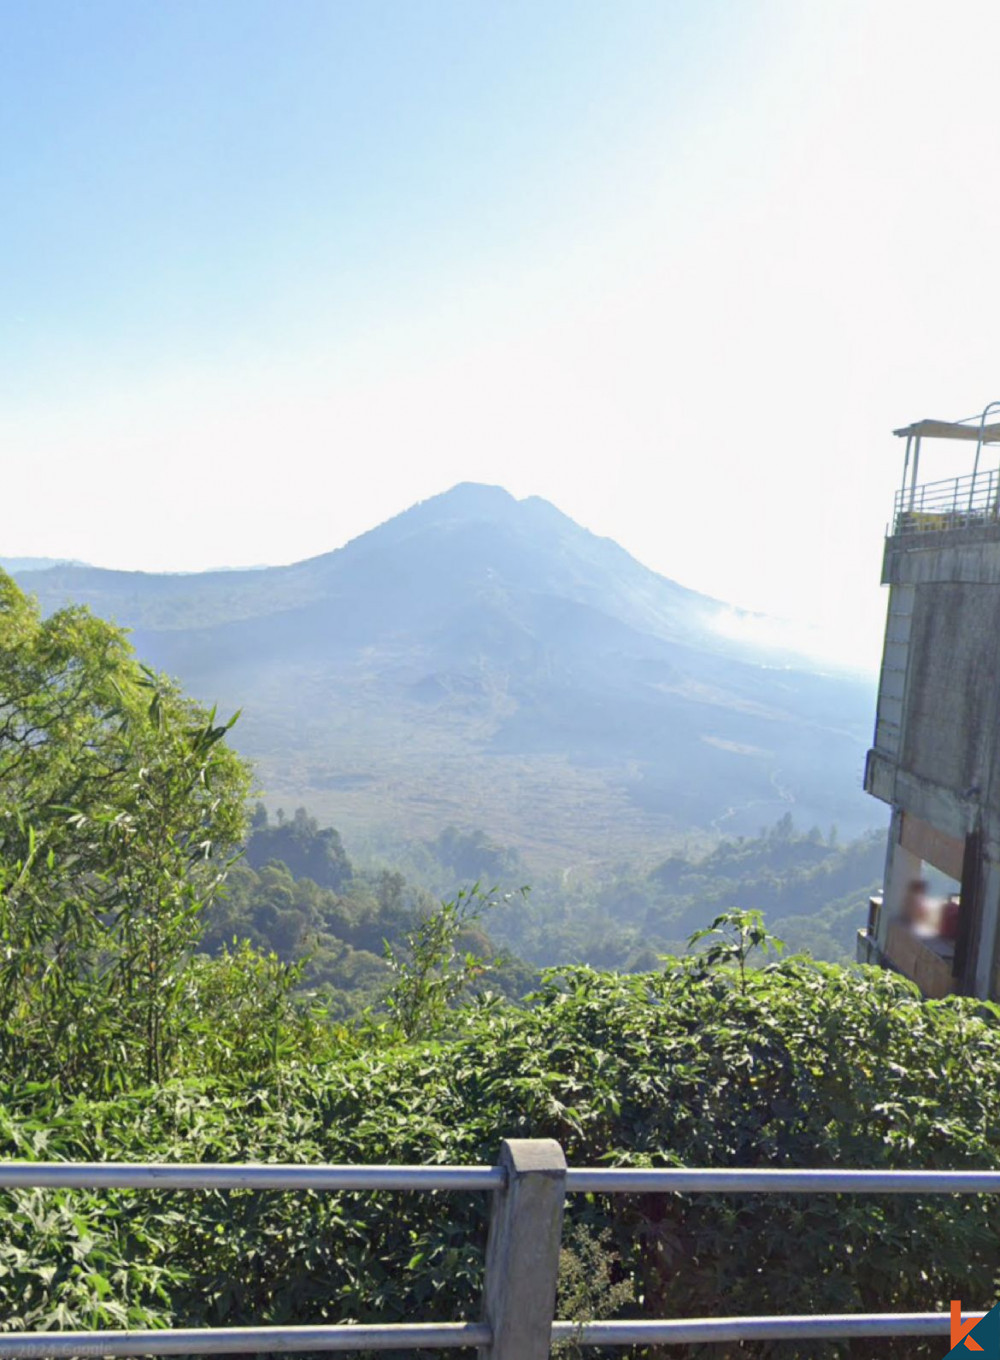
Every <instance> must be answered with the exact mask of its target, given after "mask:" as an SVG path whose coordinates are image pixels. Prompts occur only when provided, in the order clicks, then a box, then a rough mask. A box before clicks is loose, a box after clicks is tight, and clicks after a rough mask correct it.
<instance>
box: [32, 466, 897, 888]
mask: <svg viewBox="0 0 1000 1360" xmlns="http://www.w3.org/2000/svg"><path fill="white" fill-rule="evenodd" d="M14 570H15V574H18V573H20V574H22V575H26V576H28V578H29V579H28V580H26V582H25V584H26V585H28V587H29V588H30V589H31V590H32V591H34V592H35V593H36V594H37V595H38V597H39V599H40V601H41V603H42V605H43V607H44V608H45V609H53V608H56V607H58V606H59V605H60V604H62V603H64V602H67V601H71V600H72V601H80V602H84V603H87V604H89V605H91V606H92V607H93V608H94V609H96V610H97V611H98V612H100V613H102V614H104V615H106V616H109V617H113V618H115V619H117V620H118V621H119V622H121V623H123V624H125V625H127V626H129V627H130V628H132V629H133V630H134V642H135V644H136V646H137V648H138V649H139V651H140V652H141V654H142V655H143V656H145V657H146V658H147V659H149V660H150V661H152V662H153V663H154V664H156V665H158V666H161V667H163V668H164V669H166V670H168V671H169V672H171V673H173V674H175V675H177V676H179V677H180V678H181V679H182V680H183V681H184V683H185V684H187V685H188V686H189V687H191V688H192V689H193V690H194V692H195V693H196V694H198V695H199V696H200V697H203V698H205V699H207V700H210V701H213V702H214V701H218V702H219V703H220V704H221V706H222V707H223V708H235V707H242V708H243V710H244V716H243V718H242V719H241V721H240V724H239V727H238V729H237V731H238V738H237V739H238V742H239V743H241V744H242V745H243V747H244V748H245V749H246V750H247V752H248V753H249V754H250V755H252V756H254V758H255V759H256V760H257V761H258V762H259V771H260V777H261V782H262V784H263V786H264V788H265V790H266V792H267V794H268V795H269V797H270V799H271V801H272V802H275V803H277V802H284V803H286V804H288V803H294V802H296V801H298V802H306V803H308V804H309V805H310V807H311V808H312V809H313V810H315V811H316V812H318V813H320V814H321V815H323V816H324V817H327V818H329V819H331V820H332V821H333V822H334V823H335V824H337V825H338V826H340V827H341V829H342V830H345V831H347V832H351V833H352V834H357V835H360V834H362V833H367V834H377V835H380V836H396V837H397V838H404V837H410V836H424V835H435V834H437V832H438V831H440V830H441V828H442V827H443V826H445V825H447V824H448V823H455V824H458V825H464V826H469V827H482V828H483V829H485V830H487V831H489V832H490V833H491V834H492V835H494V836H496V837H498V838H499V839H501V840H503V841H505V842H507V843H513V844H517V845H518V846H519V847H521V848H522V849H523V850H524V851H525V853H526V855H527V857H528V859H529V862H530V860H531V858H532V856H534V858H535V860H536V862H538V863H543V862H544V863H547V864H553V865H554V864H569V863H574V862H579V861H580V860H581V859H582V858H586V859H590V860H597V859H606V858H608V857H612V856H615V855H618V854H621V853H633V852H636V851H643V850H650V851H653V850H655V849H657V848H659V847H660V846H662V844H663V843H664V841H665V839H668V838H669V837H671V836H675V835H677V834H680V833H681V832H683V831H685V830H686V829H689V828H698V827H716V828H722V829H727V830H732V831H736V832H755V831H756V830H757V829H758V828H759V827H760V826H761V825H763V824H765V823H769V822H773V821H774V820H775V819H776V817H778V816H781V815H782V814H783V813H784V812H786V811H791V812H792V813H793V816H795V817H796V819H797V820H798V821H800V822H801V823H806V824H812V823H814V822H816V823H819V824H821V825H822V826H824V828H825V827H828V826H829V824H830V823H831V822H838V823H840V825H841V827H842V829H843V830H844V831H853V830H860V829H862V828H864V827H866V826H869V825H871V823H872V818H873V816H874V815H875V814H874V813H873V812H872V809H871V808H870V807H869V806H868V803H869V800H867V799H866V798H865V797H864V795H863V794H862V793H861V792H860V774H861V768H862V764H863V758H864V749H865V746H866V744H867V738H868V736H869V732H868V727H869V722H870V712H871V703H872V697H871V693H870V687H869V685H868V684H862V683H859V682H856V681H852V680H849V679H847V678H844V677H831V676H823V675H819V674H817V673H815V671H813V670H810V668H809V667H808V666H807V665H806V664H804V663H803V662H802V660H801V658H796V657H795V656H794V655H793V654H791V653H788V652H781V651H777V650H775V649H770V650H768V649H764V648H761V647H759V646H756V645H752V644H750V643H748V642H747V641H745V640H737V639H734V638H733V637H731V636H728V635H727V634H726V632H725V631H723V630H722V629H721V628H720V621H721V620H722V619H723V618H724V617H728V616H731V615H732V612H733V611H731V610H729V609H728V607H727V606H725V605H723V604H721V603H720V602H718V601H715V600H712V599H710V598H708V597H706V596H703V595H699V594H698V593H697V592H695V591H692V590H688V589H686V588H685V587H683V586H680V585H678V584H677V583H676V582H674V581H671V580H668V579H667V578H665V577H662V576H659V575H657V574H656V573H655V572H652V571H650V570H648V569H647V568H646V567H643V566H642V565H641V564H640V563H639V562H637V561H636V560H635V559H634V558H632V557H631V556H630V555H629V554H628V553H627V552H626V551H625V550H624V549H623V548H621V547H620V546H619V545H618V544H616V543H614V542H613V541H612V540H610V539H606V538H600V537H598V536H597V535H595V534H592V533H590V532H589V531H587V530H586V529H583V528H581V527H580V526H579V525H578V524H576V523H574V521H573V520H571V519H570V518H569V517H568V516H566V515H565V514H563V513H562V512H561V511H560V510H559V509H557V507H556V506H554V505H552V504H550V503H549V502H548V501H545V500H542V499H540V498H538V497H530V498H528V499H526V500H517V499H515V498H514V497H513V496H511V495H510V494H509V493H508V492H507V491H505V490H504V489H503V488H502V487H495V486H482V485H479V484H477V483H470V482H465V483H460V484H459V485H458V486H456V487H453V488H452V489H451V490H450V491H447V492H444V493H442V494H441V495H437V496H433V497H431V498H429V499H428V500H425V501H421V502H419V503H418V504H416V505H414V506H411V507H410V508H409V509H408V510H405V511H403V512H402V513H401V514H399V515H396V516H395V517H394V518H392V519H390V520H388V521H387V522H386V523H384V524H382V525H379V526H378V527H377V528H375V529H372V530H370V531H368V532H367V533H364V534H361V535H360V536H359V537H357V538H355V539H353V540H352V541H351V542H350V543H347V544H346V545H345V546H344V547H342V548H339V549H337V550H336V551H334V552H330V553H324V554H322V555H320V556H318V557H313V558H310V559H308V560H306V561H302V562H297V563H294V564H292V565H290V566H286V567H268V568H262V569H250V570H247V569H245V570H242V571H231V572H227V571H213V572H208V573H196V574H190V575H157V574H146V573H137V572H112V571H102V570H99V569H96V568H88V567H82V566H76V565H55V566H52V567H51V568H50V569H49V570H46V571H44V572H37V571H35V570H32V569H31V568H24V567H21V568H15V569H14Z"/></svg>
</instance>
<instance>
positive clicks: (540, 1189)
mask: <svg viewBox="0 0 1000 1360" xmlns="http://www.w3.org/2000/svg"><path fill="white" fill-rule="evenodd" d="M14 1187H40V1188H45V1187H49V1188H52V1187H57V1188H63V1189H65V1188H78V1189H87V1190H95V1189H110V1188H114V1189H133V1190H149V1189H156V1190H177V1191H183V1190H208V1189H216V1190H284V1191H295V1190H313V1191H325V1192H333V1191H339V1190H376V1191H386V1192H396V1191H417V1192H421V1191H422V1192H426V1191H461V1192H464V1193H471V1192H477V1191H484V1190H489V1191H492V1193H493V1204H492V1210H491V1214H490V1229H489V1240H488V1243H487V1248H486V1285H485V1297H484V1300H483V1307H482V1313H483V1321H482V1322H452V1323H421V1322H412V1323H393V1324H387V1325H385V1326H371V1325H360V1324H358V1325H346V1324H345V1325H337V1326H316V1327H309V1326H305V1327H226V1328H187V1329H185V1330H163V1331H146V1332H136V1331H132V1332H129V1331H101V1332H97V1331H95V1332H22V1333H16V1332H5V1333H0V1360H16V1358H17V1357H27V1356H33V1357H42V1356H45V1357H49V1356H52V1357H56V1356H118V1355H127V1356H141V1355H186V1356H199V1355H226V1354H233V1353H236V1352H240V1353H243V1354H260V1353H262V1352H270V1353H273V1354H291V1353H294V1352H301V1351H331V1352H334V1351H355V1352H357V1351H383V1350H396V1351H398V1350H405V1349H412V1350H426V1351H441V1350H452V1349H455V1348H465V1349H476V1350H478V1351H479V1354H480V1357H481V1360H547V1357H548V1355H549V1350H550V1347H551V1345H552V1343H553V1342H556V1341H560V1340H569V1339H572V1340H573V1341H574V1342H576V1344H578V1345H583V1346H604V1347H608V1346H610V1347H616V1346H654V1345H656V1346H670V1345H692V1344H698V1343H705V1342H711V1341H751V1340H775V1341H777V1340H784V1341H795V1340H798V1341H808V1340H819V1339H821V1338H822V1339H841V1338H852V1337H898V1336H939V1337H949V1336H950V1333H951V1316H950V1314H948V1313H857V1314H853V1313H852V1314H817V1315H795V1316H782V1317H733V1318H685V1319H676V1318H671V1319H653V1320H649V1321H644V1320H641V1319H636V1320H634V1321H614V1322H591V1323H583V1324H580V1323H576V1322H559V1321H554V1320H553V1313H554V1306H555V1297H556V1281H557V1274H558V1267H559V1246H560V1239H561V1231H562V1214H563V1203H564V1199H565V1195H566V1194H602V1195H616V1194H678V1193H685V1194H723V1195H724V1194H765V1195H766V1194H803V1195H817V1194H852V1195H853V1194H880V1195H884V1194H951V1195H955V1194H963V1195H968V1194H1000V1171H827V1170H819V1171H783V1170H766V1169H764V1170H756V1169H746V1170H744V1169H738V1170H714V1169H699V1168H691V1169H689V1168H682V1169H665V1170H633V1169H622V1170H616V1169H607V1168H600V1167H595V1168H575V1167H570V1168H568V1169H567V1167H566V1162H565V1158H564V1157H563V1153H562V1149H561V1148H560V1147H559V1145H558V1143H555V1142H553V1141H552V1140H551V1139H537V1140H534V1139H511V1140H509V1141H507V1142H505V1143H504V1144H503V1147H502V1149H501V1155H500V1160H499V1163H498V1165H496V1166H469V1167H461V1166H276V1165H275V1166H267V1165H207V1164H198V1165H178V1164H162V1163H153V1164H123V1163H114V1162H96V1163H73V1162H3V1163H0V1188H7V1189H10V1188H14ZM963 1316H964V1317H966V1318H969V1317H975V1316H978V1314H972V1313H969V1314H963Z"/></svg>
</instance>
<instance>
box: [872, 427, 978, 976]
mask: <svg viewBox="0 0 1000 1360" xmlns="http://www.w3.org/2000/svg"><path fill="white" fill-rule="evenodd" d="M991 420H992V423H991ZM998 420H1000V403H997V402H994V403H992V404H991V405H990V406H988V407H987V408H986V410H985V411H984V412H983V413H982V415H981V416H977V417H975V418H974V419H970V420H966V421H939V420H921V421H918V422H917V423H916V424H914V425H909V426H907V427H906V428H905V429H901V430H896V431H895V434H896V435H898V436H899V437H900V438H901V439H905V441H906V443H905V457H904V466H903V479H902V485H901V488H900V490H899V492H898V493H897V495H896V505H895V513H894V517H893V522H892V525H891V526H890V529H889V534H888V537H887V539H886V544H885V558H884V563H883V570H882V581H883V584H884V585H887V586H888V587H889V608H888V622H887V625H886V633H885V649H884V652H883V657H882V672H881V678H880V683H879V695H878V710H877V718H876V725H875V742H874V746H873V747H872V749H871V750H870V751H869V752H868V760H867V765H866V769H865V788H866V789H867V791H868V792H869V793H870V794H872V795H873V796H874V797H876V798H879V799H881V800H882V801H883V802H885V803H888V804H889V806H890V807H891V809H892V818H891V822H890V827H889V844H888V853H887V857H886V868H885V880H884V886H883V894H882V897H881V898H880V899H879V898H876V899H873V901H872V904H871V908H870V912H869V919H868V925H867V927H866V928H865V929H864V930H862V931H861V932H860V933H859V938H858V959H859V961H861V962H865V963H878V964H882V965H883V966H885V967H891V968H894V969H896V970H897V971H899V972H902V973H905V974H906V975H907V976H908V977H911V978H913V979H914V981H916V982H917V983H918V984H919V985H920V987H921V989H922V990H923V992H924V994H925V995H926V996H931V997H937V996H943V995H946V994H947V993H949V992H959V993H964V994H967V995H974V996H980V997H989V998H992V999H1000V932H998V930H997V923H998V917H1000V468H998V466H997V464H998V461H1000V447H998V446H1000V423H996V422H997V421H998ZM929 441H935V443H934V446H933V450H929V448H928V444H929ZM936 441H941V442H940V443H937V442H936ZM944 441H948V443H944ZM922 451H923V455H924V457H923V461H924V465H925V467H926V464H927V461H928V453H929V452H932V451H933V452H934V454H935V456H937V457H940V454H941V453H942V452H943V453H947V454H948V455H949V458H950V460H951V466H952V467H954V470H955V475H954V476H952V477H948V478H946V479H945V480H943V481H931V482H922V481H921V480H920V476H921V473H920V466H921V453H922ZM929 868H930V869H931V870H935V871H937V872H936V873H930V872H929ZM919 880H929V883H930V891H929V892H928V893H927V894H926V895H924V894H922V893H920V891H919V890H918V889H916V888H915V887H914V885H915V884H916V883H917V882H918V881H919ZM948 880H950V882H949V881H948ZM933 895H936V901H935V900H934V896H933ZM917 896H919V897H920V900H921V902H922V903H923V905H922V906H921V909H920V913H917V914H914V913H913V912H912V911H911V910H910V906H909V904H910V903H912V901H914V900H916V897H917ZM949 897H950V899H951V901H950V904H949V905H947V906H944V907H942V906H941V901H942V898H943V899H944V900H945V901H947V900H948V898H949ZM929 903H932V904H933V905H932V906H930V907H928V904H929ZM935 912H936V914H935ZM918 916H919V919H918Z"/></svg>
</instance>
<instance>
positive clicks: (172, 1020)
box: [0, 572, 250, 1085]
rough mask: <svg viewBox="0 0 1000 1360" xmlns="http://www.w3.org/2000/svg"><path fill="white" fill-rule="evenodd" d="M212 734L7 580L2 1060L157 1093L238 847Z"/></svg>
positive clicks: (116, 643) (210, 724) (118, 658)
mask: <svg viewBox="0 0 1000 1360" xmlns="http://www.w3.org/2000/svg"><path fill="white" fill-rule="evenodd" d="M232 721H233V720H231V721H230V722H227V723H218V722H217V721H216V717H215V711H214V710H212V711H207V710H206V709H204V708H202V707H201V706H200V705H198V704H196V703H195V702H194V701H192V700H191V699H189V698H187V697H185V696H184V695H183V694H182V693H181V692H180V690H179V689H178V688H177V687H176V686H175V685H174V684H172V683H171V682H170V681H169V680H167V679H166V678H164V677H163V676H160V675H157V674H155V673H154V672H152V671H150V670H148V669H146V668H145V667H143V666H142V665H140V663H139V662H138V660H137V659H136V657H135V654H134V652H133V651H132V648H131V646H130V645H129V643H128V641H127V639H126V637H125V634H124V633H123V632H122V630H121V629H119V628H116V627H114V626H113V625H111V624H109V623H106V622H104V621H102V620H101V619H98V618H95V617H94V616H93V615H92V614H90V612H89V611H88V610H86V609H82V608H73V609H64V610H60V611H59V612H58V613H56V614H53V615H52V616H51V617H50V618H47V619H43V618H41V616H40V614H39V611H38V608H37V606H36V605H35V604H34V602H33V601H31V600H30V599H29V598H28V597H26V596H25V595H24V594H23V593H22V592H21V591H20V590H19V589H18V587H17V586H16V585H15V584H14V582H13V581H12V580H11V579H10V577H8V576H6V575H5V574H4V573H3V572H0V1063H3V1064H4V1066H6V1068H7V1070H8V1071H10V1070H18V1069H21V1068H23V1067H29V1068H30V1070H32V1071H33V1072H35V1073H37V1074H38V1075H41V1074H42V1073H48V1074H50V1075H52V1076H54V1077H59V1078H61V1079H63V1080H65V1081H67V1082H69V1083H71V1084H73V1083H80V1082H85V1081H89V1080H93V1079H95V1078H96V1079H97V1080H99V1081H100V1082H101V1083H103V1084H105V1085H108V1084H113V1083H115V1082H118V1081H121V1080H122V1079H124V1076H125V1074H126V1073H135V1072H136V1071H139V1072H142V1073H144V1074H145V1075H146V1077H147V1078H149V1079H151V1080H158V1079H160V1078H161V1077H162V1076H163V1074H164V1070H165V1063H166V1062H167V1061H168V1059H169V1056H170V1053H171V1051H172V1049H173V1047H174V1046H175V1044H176V1028H177V1024H178V1018H177V1014H176V1012H175V1010H174V1008H173V1003H174V1001H175V999H176V997H177V995H178V993H179V988H180V986H181V982H182V974H183V969H184V967H185V965H186V963H187V960H188V958H189V956H190V953H191V950H192V947H193V945H194V943H195V941H196V939H197V935H198V929H199V920H200V915H201V912H202V910H203V908H204V906H205V905H206V903H208V902H209V901H211V899H212V897H213V896H214V894H215V892H216V891H217V889H218V887H219V885H220V883H221V881H222V879H223V878H224V876H225V872H226V868H227V866H228V862H229V857H230V855H231V853H232V851H233V848H234V847H235V846H237V845H238V844H239V843H240V841H241V839H242V836H243V833H244V824H245V806H246V799H247V794H248V792H249V786H250V776H249V771H248V767H247V766H246V764H245V763H244V762H243V761H242V760H241V759H240V758H239V757H238V756H237V755H236V754H235V752H233V751H232V750H231V749H230V748H229V747H228V746H227V745H226V742H225V736H226V733H227V732H228V730H229V728H230V727H231V725H232Z"/></svg>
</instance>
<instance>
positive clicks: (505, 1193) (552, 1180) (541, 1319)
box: [479, 1138, 566, 1360]
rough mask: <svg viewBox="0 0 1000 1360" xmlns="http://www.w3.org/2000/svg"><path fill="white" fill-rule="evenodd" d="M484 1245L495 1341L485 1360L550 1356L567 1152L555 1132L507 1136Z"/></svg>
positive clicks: (488, 1315) (487, 1309) (483, 1353)
mask: <svg viewBox="0 0 1000 1360" xmlns="http://www.w3.org/2000/svg"><path fill="white" fill-rule="evenodd" d="M499 1164H500V1165H501V1166H502V1167H503V1168H504V1169H505V1170H506V1172H507V1184H506V1185H505V1186H504V1188H503V1189H502V1190H497V1191H495V1192H494V1196H493V1210H492V1214H491V1217H490V1234H489V1240H488V1242H487V1244H486V1290H485V1300H484V1321H486V1322H487V1323H489V1325H490V1328H491V1329H492V1332H493V1344H492V1345H491V1346H488V1347H484V1348H483V1349H481V1350H480V1352H479V1355H480V1360H548V1356H549V1348H550V1345H551V1334H552V1320H553V1318H554V1316H555V1308H556V1285H557V1282H558V1277H559V1247H560V1243H561V1241H562V1216H563V1198H564V1195H565V1188H566V1158H565V1156H564V1155H563V1150H562V1148H561V1147H560V1146H559V1144H558V1143H557V1142H556V1141H555V1140H554V1139H552V1138H508V1139H505V1140H504V1142H503V1144H502V1145H501V1148H500V1162H499Z"/></svg>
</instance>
